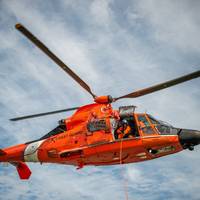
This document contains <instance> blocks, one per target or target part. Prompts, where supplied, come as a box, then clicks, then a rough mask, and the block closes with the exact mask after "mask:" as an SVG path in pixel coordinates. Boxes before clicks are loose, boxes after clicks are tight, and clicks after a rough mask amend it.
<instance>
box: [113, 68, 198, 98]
mask: <svg viewBox="0 0 200 200" xmlns="http://www.w3.org/2000/svg"><path fill="white" fill-rule="evenodd" d="M198 77H200V70H199V71H196V72H193V73H191V74H187V75H185V76H181V77H179V78H176V79H173V80H170V81H167V82H164V83H160V84H157V85H154V86H151V87H148V88H144V89H141V90H138V91H135V92H132V93H130V94H127V95H124V96H121V97H117V98H114V101H117V100H119V99H123V98H136V97H140V96H144V95H146V94H150V93H153V92H156V91H158V90H163V89H165V88H168V87H172V86H174V85H177V84H180V83H183V82H186V81H189V80H192V79H195V78H198Z"/></svg>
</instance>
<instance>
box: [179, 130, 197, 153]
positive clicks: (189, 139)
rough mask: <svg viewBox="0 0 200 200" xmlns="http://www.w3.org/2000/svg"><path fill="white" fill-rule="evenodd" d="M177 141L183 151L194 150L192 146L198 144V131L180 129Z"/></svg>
mask: <svg viewBox="0 0 200 200" xmlns="http://www.w3.org/2000/svg"><path fill="white" fill-rule="evenodd" d="M179 141H180V143H181V145H182V147H183V148H184V149H189V150H191V151H192V150H194V146H195V145H198V144H200V131H196V130H190V129H181V130H180V132H179Z"/></svg>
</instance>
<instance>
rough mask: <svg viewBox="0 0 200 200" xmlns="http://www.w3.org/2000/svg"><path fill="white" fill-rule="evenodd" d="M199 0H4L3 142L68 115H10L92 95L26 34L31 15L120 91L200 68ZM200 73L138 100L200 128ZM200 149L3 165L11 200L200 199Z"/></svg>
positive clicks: (0, 41)
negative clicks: (85, 162) (23, 176)
mask: <svg viewBox="0 0 200 200" xmlns="http://www.w3.org/2000/svg"><path fill="white" fill-rule="evenodd" d="M199 7H200V1H197V0H193V1H190V0H182V1H178V0H166V1H159V0H149V1H147V0H146V1H145V0H140V1H139V0H132V1H129V0H126V1H120V0H85V1H81V0H73V1H72V0H71V1H70V0H57V1H53V0H48V1H47V0H43V1H39V0H35V1H31V0H20V1H14V0H10V1H6V0H1V1H0V113H1V115H0V136H1V139H0V148H5V147H7V146H12V145H15V144H18V143H23V142H26V141H30V140H34V139H37V138H39V137H42V136H43V135H44V134H46V133H47V132H48V131H50V130H51V129H53V128H54V127H55V126H57V122H58V120H59V119H62V118H66V117H68V116H70V115H71V114H72V112H71V113H70V112H69V113H63V114H58V115H52V116H48V117H43V118H37V119H31V120H26V121H21V122H10V121H9V118H12V117H16V116H21V115H26V114H32V113H38V112H46V111H51V110H56V109H63V108H69V107H75V106H80V105H85V104H89V103H92V98H91V97H90V96H89V95H88V93H87V92H86V91H84V90H83V89H82V88H80V86H79V85H78V84H77V83H76V82H74V81H73V80H72V79H71V78H70V77H69V76H68V75H67V74H66V73H65V72H63V70H62V69H60V68H59V67H58V66H57V65H56V64H54V63H53V62H52V61H51V60H50V59H49V58H48V57H47V56H46V55H44V54H43V53H42V52H41V51H40V50H39V49H38V48H37V47H35V46H34V45H33V44H32V43H31V42H30V41H28V40H27V39H26V38H25V37H24V36H23V35H21V34H20V33H19V32H18V31H17V30H15V28H14V26H15V24H16V23H19V22H20V23H22V24H23V25H24V26H26V27H27V28H28V29H29V30H30V31H31V32H32V33H33V34H34V35H36V36H37V37H38V38H39V39H40V40H41V41H43V42H44V44H46V45H47V46H48V47H49V48H50V49H51V50H52V51H53V52H54V53H55V54H56V55H57V56H58V57H60V58H61V59H62V60H63V61H64V62H65V63H66V64H67V65H68V66H70V67H71V69H72V70H74V71H75V72H76V73H77V74H78V75H79V76H80V77H81V78H82V79H83V80H85V81H86V82H87V83H88V84H89V85H90V86H91V88H92V90H93V91H94V92H95V93H96V94H97V95H107V94H111V95H112V96H114V97H117V96H121V95H124V94H126V93H129V92H132V91H134V90H137V89H141V88H144V87H148V86H151V85H153V84H157V83H160V82H163V81H166V80H170V79H173V78H176V77H178V76H182V75H184V74H187V73H191V72H193V71H196V70H199V69H200V57H199V55H200V48H199V46H200V38H199V33H200V26H199V24H200V13H199ZM199 86H200V79H195V80H192V81H190V82H186V83H183V84H180V85H177V86H175V87H172V88H168V89H166V90H162V91H159V92H156V93H153V94H149V95H146V96H144V97H140V98H137V99H124V100H120V101H119V102H117V103H115V104H113V107H114V108H118V107H119V106H122V105H136V106H137V112H148V113H151V114H152V115H153V116H155V117H156V118H159V119H162V120H164V121H167V122H169V123H171V124H172V125H174V126H175V127H182V128H190V129H197V130H200V123H199V119H200V101H199V99H200V87H199ZM199 153H200V148H199V147H196V148H195V151H193V152H190V151H188V150H186V151H183V152H181V153H178V154H175V155H170V156H168V157H162V158H160V159H157V160H153V161H147V162H142V163H137V164H134V163H133V164H128V165H123V166H109V167H108V166H106V167H85V168H83V169H81V170H76V168H74V167H71V166H61V165H52V164H44V165H40V164H29V167H30V168H31V170H32V176H31V178H30V179H29V180H28V181H21V180H20V179H19V178H18V175H17V173H16V170H15V169H14V167H13V166H10V165H9V166H8V167H5V166H2V165H1V166H0V195H1V196H3V197H4V199H5V200H10V199H17V200H18V199H20V200H23V199H55V200H62V199H69V200H73V199H83V200H84V199H87V200H88V199H91V200H93V199H95V200H100V199H105V200H107V199H111V198H113V199H125V191H124V184H125V183H126V189H127V191H128V195H129V199H132V200H161V199H170V200H174V199H176V200H179V199H182V200H186V199H192V200H199V199H200V194H199V186H200V180H199V176H200V171H199V165H200V157H199Z"/></svg>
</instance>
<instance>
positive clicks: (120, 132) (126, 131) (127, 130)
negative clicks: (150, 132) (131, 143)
mask: <svg viewBox="0 0 200 200" xmlns="http://www.w3.org/2000/svg"><path fill="white" fill-rule="evenodd" d="M129 137H133V136H132V135H131V127H130V125H129V124H128V121H127V120H126V119H123V120H122V121H121V122H120V123H119V127H118V129H117V130H116V138H117V139H121V138H129Z"/></svg>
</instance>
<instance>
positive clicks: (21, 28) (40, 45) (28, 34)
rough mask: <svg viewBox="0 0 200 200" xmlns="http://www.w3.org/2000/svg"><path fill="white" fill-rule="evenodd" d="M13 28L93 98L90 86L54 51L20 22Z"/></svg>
mask: <svg viewBox="0 0 200 200" xmlns="http://www.w3.org/2000/svg"><path fill="white" fill-rule="evenodd" d="M15 28H16V29H17V30H19V31H20V32H21V33H22V34H23V35H25V36H26V37H27V38H28V39H29V40H31V41H32V42H33V43H34V44H35V45H36V46H37V47H38V48H39V49H40V50H42V51H43V52H44V53H45V54H46V55H47V56H49V57H50V58H51V59H52V60H53V61H54V62H55V63H56V64H57V65H59V66H60V67H61V68H62V69H63V70H64V71H65V72H66V73H67V74H68V75H70V76H71V77H72V78H73V79H74V80H75V81H76V82H77V83H79V85H81V86H82V87H83V88H84V89H85V90H86V91H88V92H89V93H90V94H91V95H92V96H93V98H95V96H96V95H95V94H94V93H93V92H92V91H91V89H90V87H89V86H88V85H87V84H86V83H85V82H84V81H83V80H82V79H81V78H80V77H79V76H78V75H77V74H75V73H74V72H73V71H72V70H71V69H70V68H69V67H68V66H67V65H66V64H65V63H64V62H63V61H61V60H60V59H59V58H58V57H57V56H56V55H55V54H54V53H52V52H51V51H50V50H49V49H48V48H47V47H46V46H45V45H44V44H43V43H42V42H41V41H40V40H39V39H38V38H36V37H35V36H34V35H33V34H32V33H31V32H30V31H29V30H28V29H26V28H25V27H24V26H23V25H22V24H16V25H15Z"/></svg>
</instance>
